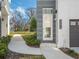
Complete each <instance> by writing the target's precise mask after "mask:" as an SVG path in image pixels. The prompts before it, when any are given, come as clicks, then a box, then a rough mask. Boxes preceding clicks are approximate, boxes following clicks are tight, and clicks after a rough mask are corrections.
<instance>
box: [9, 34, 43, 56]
mask: <svg viewBox="0 0 79 59" xmlns="http://www.w3.org/2000/svg"><path fill="white" fill-rule="evenodd" d="M8 48H9V50H11V51H13V52H16V53H20V54H31V55H42V54H41V51H40V48H33V47H29V46H27V45H26V43H25V41H24V40H23V38H22V37H21V36H20V35H18V34H16V35H14V36H13V38H12V39H11V42H10V43H9V45H8Z"/></svg>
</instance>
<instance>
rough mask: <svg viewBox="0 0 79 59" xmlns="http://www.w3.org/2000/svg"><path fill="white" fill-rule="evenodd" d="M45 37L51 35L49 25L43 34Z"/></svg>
mask: <svg viewBox="0 0 79 59" xmlns="http://www.w3.org/2000/svg"><path fill="white" fill-rule="evenodd" d="M45 37H51V28H50V27H47V28H46V35H45Z"/></svg>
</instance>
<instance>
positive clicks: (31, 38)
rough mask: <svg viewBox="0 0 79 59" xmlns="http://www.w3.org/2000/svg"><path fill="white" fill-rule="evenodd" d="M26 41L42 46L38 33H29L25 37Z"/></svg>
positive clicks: (34, 45) (29, 43)
mask: <svg viewBox="0 0 79 59" xmlns="http://www.w3.org/2000/svg"><path fill="white" fill-rule="evenodd" d="M23 38H24V40H25V41H26V44H27V45H29V46H33V47H39V46H40V40H38V39H37V34H36V33H35V34H33V35H28V36H24V37H23Z"/></svg>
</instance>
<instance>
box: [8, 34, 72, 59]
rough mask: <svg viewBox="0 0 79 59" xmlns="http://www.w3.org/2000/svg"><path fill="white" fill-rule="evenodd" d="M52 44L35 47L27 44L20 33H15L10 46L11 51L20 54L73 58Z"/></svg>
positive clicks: (64, 58)
mask: <svg viewBox="0 0 79 59" xmlns="http://www.w3.org/2000/svg"><path fill="white" fill-rule="evenodd" d="M51 44H52V43H51ZM51 44H48V43H42V44H41V45H40V48H33V47H29V46H27V45H26V43H25V41H24V40H23V38H22V37H21V36H20V35H14V37H13V38H12V39H11V42H10V43H9V45H8V48H9V50H10V51H12V52H16V53H20V54H31V55H44V56H45V57H46V59H73V58H71V57H70V56H68V55H66V54H64V53H63V52H62V51H60V50H59V49H58V48H55V45H51Z"/></svg>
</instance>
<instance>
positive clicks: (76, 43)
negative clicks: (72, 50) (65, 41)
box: [70, 20, 79, 47]
mask: <svg viewBox="0 0 79 59" xmlns="http://www.w3.org/2000/svg"><path fill="white" fill-rule="evenodd" d="M70 47H79V20H70Z"/></svg>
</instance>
